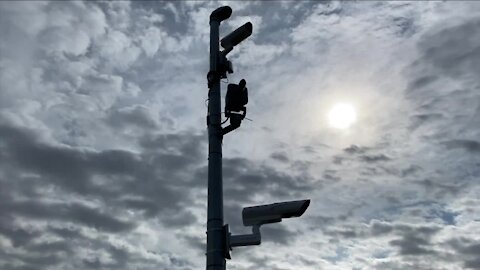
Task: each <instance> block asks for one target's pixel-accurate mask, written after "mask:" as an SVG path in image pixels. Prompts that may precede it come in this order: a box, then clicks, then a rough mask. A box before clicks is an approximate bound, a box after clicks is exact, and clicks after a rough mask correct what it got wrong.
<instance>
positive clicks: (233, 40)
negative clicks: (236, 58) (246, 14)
mask: <svg viewBox="0 0 480 270" xmlns="http://www.w3.org/2000/svg"><path fill="white" fill-rule="evenodd" d="M252 29H253V26H252V23H251V22H247V23H245V24H244V25H242V26H240V27H239V28H237V29H236V30H235V31H233V32H232V33H230V34H228V35H227V36H226V37H224V38H222V40H221V41H220V45H222V47H223V48H224V49H226V50H231V49H232V48H233V47H235V46H237V45H238V44H239V43H240V42H242V41H243V40H244V39H246V38H248V37H249V36H250V35H251V34H252Z"/></svg>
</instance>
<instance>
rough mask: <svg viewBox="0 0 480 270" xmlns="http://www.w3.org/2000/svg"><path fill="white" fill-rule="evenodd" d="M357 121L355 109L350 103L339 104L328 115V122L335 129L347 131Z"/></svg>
mask: <svg viewBox="0 0 480 270" xmlns="http://www.w3.org/2000/svg"><path fill="white" fill-rule="evenodd" d="M356 120H357V114H356V112H355V108H354V107H353V106H352V105H351V104H348V103H337V104H335V106H333V108H332V109H331V110H330V112H329V113H328V122H329V124H330V126H332V127H334V128H338V129H347V128H349V127H350V126H351V125H352V124H353V123H355V121H356Z"/></svg>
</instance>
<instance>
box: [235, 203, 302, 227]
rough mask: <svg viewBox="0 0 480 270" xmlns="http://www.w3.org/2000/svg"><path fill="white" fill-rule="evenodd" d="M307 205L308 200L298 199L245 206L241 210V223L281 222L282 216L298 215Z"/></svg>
mask: <svg viewBox="0 0 480 270" xmlns="http://www.w3.org/2000/svg"><path fill="white" fill-rule="evenodd" d="M309 205H310V200H300V201H290V202H281V203H273V204H266V205H259V206H252V207H245V208H243V211H242V218H243V225H245V226H254V225H263V224H268V223H276V222H281V221H282V218H291V217H299V216H301V215H303V213H305V211H306V210H307V208H308V206H309Z"/></svg>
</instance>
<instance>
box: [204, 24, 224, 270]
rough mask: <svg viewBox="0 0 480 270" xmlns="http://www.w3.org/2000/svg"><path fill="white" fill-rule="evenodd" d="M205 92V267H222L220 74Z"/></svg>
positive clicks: (214, 33) (213, 61) (215, 42)
mask: <svg viewBox="0 0 480 270" xmlns="http://www.w3.org/2000/svg"><path fill="white" fill-rule="evenodd" d="M219 26H220V22H217V21H214V20H210V71H213V72H217V69H218V63H217V62H218V59H219V56H218V55H219ZM214 78H215V79H214V81H213V84H212V85H211V88H210V90H209V92H208V98H209V101H208V118H207V119H208V120H207V123H208V142H209V146H208V214H207V215H208V220H207V253H206V256H207V270H225V258H224V254H225V250H224V249H225V233H224V229H223V185H222V136H223V135H222V126H221V121H222V118H221V100H220V99H221V96H220V78H218V77H217V76H214Z"/></svg>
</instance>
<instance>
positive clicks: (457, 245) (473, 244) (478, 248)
mask: <svg viewBox="0 0 480 270" xmlns="http://www.w3.org/2000/svg"><path fill="white" fill-rule="evenodd" d="M448 244H449V245H450V247H452V248H453V249H454V250H455V252H456V255H457V256H458V257H459V258H461V259H462V261H463V266H464V267H465V268H466V269H480V257H479V256H478V254H480V241H478V240H474V239H467V238H464V237H455V238H452V239H451V240H449V241H448Z"/></svg>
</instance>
